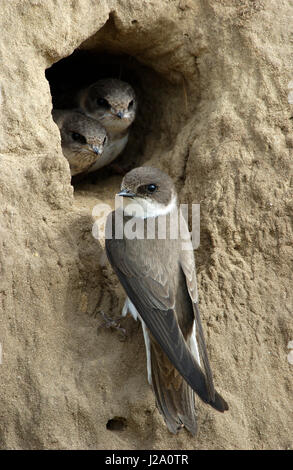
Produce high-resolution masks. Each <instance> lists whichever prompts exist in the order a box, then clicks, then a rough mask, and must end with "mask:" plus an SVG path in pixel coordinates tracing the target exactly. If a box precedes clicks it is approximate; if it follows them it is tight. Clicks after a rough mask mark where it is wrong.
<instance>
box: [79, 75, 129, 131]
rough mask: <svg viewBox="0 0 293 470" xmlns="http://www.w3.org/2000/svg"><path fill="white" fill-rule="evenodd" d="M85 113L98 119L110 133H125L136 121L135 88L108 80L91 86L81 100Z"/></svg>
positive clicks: (114, 80)
mask: <svg viewBox="0 0 293 470" xmlns="http://www.w3.org/2000/svg"><path fill="white" fill-rule="evenodd" d="M81 101H82V102H81V108H82V109H83V111H84V112H85V113H86V114H87V115H88V116H91V117H92V118H94V119H97V120H98V121H99V122H100V123H101V124H102V125H103V126H104V127H105V128H106V129H107V131H108V132H114V133H117V132H123V131H124V130H126V129H127V128H128V127H129V126H130V125H131V124H132V122H133V121H134V118H135V113H136V108H137V102H136V97H135V93H134V90H133V88H132V87H131V86H130V85H129V84H128V83H125V82H123V81H121V80H118V79H114V78H107V79H103V80H98V81H97V82H95V83H93V84H92V85H90V86H89V87H88V88H87V90H86V91H85V95H84V97H83V98H82V100H81Z"/></svg>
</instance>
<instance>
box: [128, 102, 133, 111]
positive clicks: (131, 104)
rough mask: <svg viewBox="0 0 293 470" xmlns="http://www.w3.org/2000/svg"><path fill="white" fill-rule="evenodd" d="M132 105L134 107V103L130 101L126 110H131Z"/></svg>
mask: <svg viewBox="0 0 293 470" xmlns="http://www.w3.org/2000/svg"><path fill="white" fill-rule="evenodd" d="M133 105H134V101H133V100H131V101H130V103H129V105H128V109H131V108H132V107H133Z"/></svg>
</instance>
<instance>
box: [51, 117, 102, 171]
mask: <svg viewBox="0 0 293 470" xmlns="http://www.w3.org/2000/svg"><path fill="white" fill-rule="evenodd" d="M52 116H53V119H54V121H55V122H56V124H57V125H58V127H59V130H60V134H61V145H62V151H63V154H64V156H65V157H66V158H67V160H68V162H69V166H70V172H71V175H72V176H73V175H77V174H78V173H83V172H85V171H87V170H88V169H89V168H91V166H92V165H94V164H95V163H96V162H97V161H98V160H99V159H101V158H103V151H104V149H105V146H106V144H107V141H108V137H107V132H106V130H105V128H104V127H103V126H102V125H101V124H100V123H98V122H97V121H96V120H95V119H91V118H89V117H87V116H84V115H83V114H81V113H80V112H78V111H75V110H65V109H54V110H53V111H52Z"/></svg>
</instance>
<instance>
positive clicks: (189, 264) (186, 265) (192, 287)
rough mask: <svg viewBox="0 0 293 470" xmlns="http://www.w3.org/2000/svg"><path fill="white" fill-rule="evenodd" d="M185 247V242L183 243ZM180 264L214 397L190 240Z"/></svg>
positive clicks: (208, 381)
mask: <svg viewBox="0 0 293 470" xmlns="http://www.w3.org/2000/svg"><path fill="white" fill-rule="evenodd" d="M185 248H187V244H186V245H185ZM180 264H181V268H182V271H183V273H184V275H185V280H186V286H187V290H188V293H189V296H190V298H191V300H192V304H193V312H194V321H195V324H196V339H197V344H198V347H199V353H200V358H201V360H202V362H203V366H204V370H205V375H206V380H207V387H208V390H209V394H210V396H211V397H212V398H213V399H214V396H215V388H214V383H213V375H212V371H211V367H210V362H209V358H208V353H207V348H206V344H205V339H204V333H203V328H202V324H201V319H200V313H199V308H198V292H197V282H196V269H195V261H194V254H193V248H192V244H191V242H190V245H189V249H185V250H182V251H181V253H180Z"/></svg>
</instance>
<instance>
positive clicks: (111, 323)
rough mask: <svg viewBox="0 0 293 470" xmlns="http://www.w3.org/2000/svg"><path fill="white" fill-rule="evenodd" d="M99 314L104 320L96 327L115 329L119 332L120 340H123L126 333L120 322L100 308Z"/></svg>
mask: <svg viewBox="0 0 293 470" xmlns="http://www.w3.org/2000/svg"><path fill="white" fill-rule="evenodd" d="M100 314H101V315H102V317H103V320H104V322H103V324H102V325H100V326H99V327H98V328H111V329H112V330H117V331H118V332H119V333H120V336H121V341H125V339H126V336H127V333H126V330H125V328H122V327H121V325H120V322H117V321H116V320H113V318H110V317H109V316H108V315H106V314H105V312H103V310H100Z"/></svg>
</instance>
